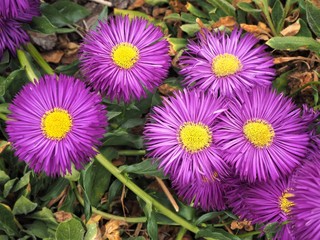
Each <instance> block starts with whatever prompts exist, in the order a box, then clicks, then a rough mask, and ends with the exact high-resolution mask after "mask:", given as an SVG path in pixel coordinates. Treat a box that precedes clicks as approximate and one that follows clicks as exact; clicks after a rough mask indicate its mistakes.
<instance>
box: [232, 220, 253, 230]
mask: <svg viewBox="0 0 320 240" xmlns="http://www.w3.org/2000/svg"><path fill="white" fill-rule="evenodd" d="M230 228H231V229H232V230H235V229H240V230H241V229H243V228H245V229H246V231H252V230H253V226H252V225H251V222H250V221H247V220H244V221H232V223H231V226H230ZM247 229H248V230H247Z"/></svg>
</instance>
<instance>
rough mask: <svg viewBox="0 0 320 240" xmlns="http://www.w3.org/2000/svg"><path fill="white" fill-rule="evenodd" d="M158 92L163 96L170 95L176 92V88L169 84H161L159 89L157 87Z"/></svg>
mask: <svg viewBox="0 0 320 240" xmlns="http://www.w3.org/2000/svg"><path fill="white" fill-rule="evenodd" d="M158 89H159V92H160V93H162V94H163V95H166V96H167V95H172V93H173V92H175V91H177V90H178V88H177V87H172V86H170V85H169V84H167V83H165V84H162V85H161V86H160V87H158Z"/></svg>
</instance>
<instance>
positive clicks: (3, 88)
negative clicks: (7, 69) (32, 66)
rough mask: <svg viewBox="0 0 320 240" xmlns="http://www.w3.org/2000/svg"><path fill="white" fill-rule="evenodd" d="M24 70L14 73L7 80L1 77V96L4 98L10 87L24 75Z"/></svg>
mask: <svg viewBox="0 0 320 240" xmlns="http://www.w3.org/2000/svg"><path fill="white" fill-rule="evenodd" d="M24 72H25V70H24V69H17V70H14V71H12V72H11V73H10V74H9V76H8V77H7V78H3V77H0V96H4V94H5V92H6V90H7V88H8V86H9V85H10V84H11V83H12V82H13V81H14V79H15V78H16V77H17V76H18V75H19V74H22V73H24Z"/></svg>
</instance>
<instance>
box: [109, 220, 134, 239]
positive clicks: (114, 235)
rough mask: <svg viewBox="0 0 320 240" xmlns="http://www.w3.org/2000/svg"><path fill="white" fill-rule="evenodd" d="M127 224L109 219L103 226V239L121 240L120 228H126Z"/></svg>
mask: <svg viewBox="0 0 320 240" xmlns="http://www.w3.org/2000/svg"><path fill="white" fill-rule="evenodd" d="M127 226H128V224H127V223H126V222H124V221H119V220H114V219H111V220H110V221H109V222H107V223H106V224H105V232H104V234H103V239H109V240H121V237H120V231H119V230H120V228H121V227H127Z"/></svg>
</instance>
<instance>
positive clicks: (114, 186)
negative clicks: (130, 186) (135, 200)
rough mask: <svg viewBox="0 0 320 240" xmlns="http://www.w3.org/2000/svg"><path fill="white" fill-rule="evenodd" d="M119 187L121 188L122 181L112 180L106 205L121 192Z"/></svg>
mask: <svg viewBox="0 0 320 240" xmlns="http://www.w3.org/2000/svg"><path fill="white" fill-rule="evenodd" d="M121 189H122V183H121V182H120V181H119V180H118V179H116V180H114V181H113V183H112V184H111V185H110V188H109V191H108V202H107V207H109V206H110V204H111V203H112V201H113V200H114V199H115V197H116V196H118V195H119V194H120V193H121Z"/></svg>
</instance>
